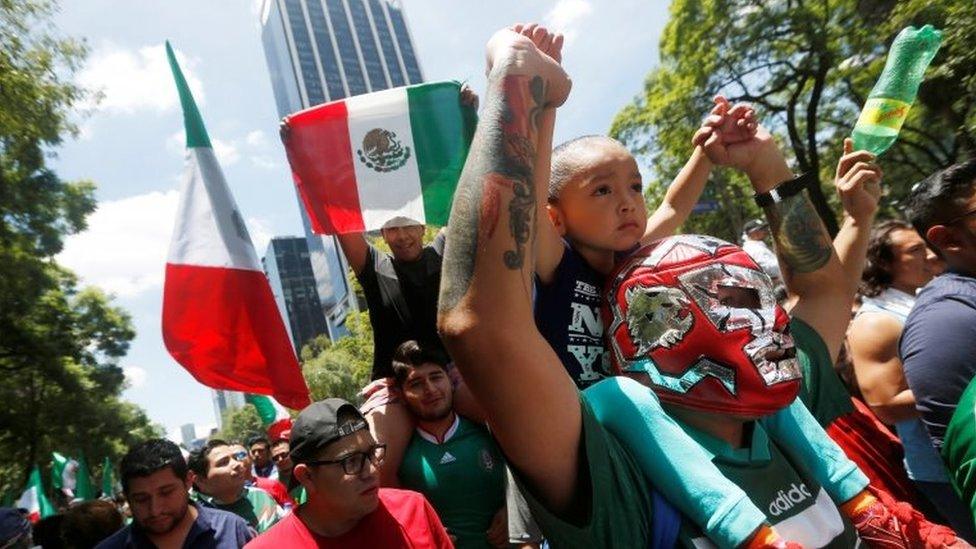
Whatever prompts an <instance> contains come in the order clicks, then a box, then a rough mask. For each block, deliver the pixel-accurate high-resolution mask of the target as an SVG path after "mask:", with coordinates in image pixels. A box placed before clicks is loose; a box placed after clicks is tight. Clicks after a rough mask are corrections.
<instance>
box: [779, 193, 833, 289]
mask: <svg viewBox="0 0 976 549" xmlns="http://www.w3.org/2000/svg"><path fill="white" fill-rule="evenodd" d="M766 215H767V216H768V217H769V222H770V225H771V227H772V229H773V239H774V240H775V241H776V247H777V251H778V252H779V256H780V257H781V258H782V259H783V262H784V263H786V265H787V267H789V268H790V269H791V270H793V271H794V272H797V273H812V272H813V271H816V270H817V269H819V268H821V267H823V266H824V265H826V264H827V262H828V261H830V256H831V253H832V252H833V246H832V243H831V241H830V236H829V235H828V234H827V231H826V229H824V226H823V221H821V220H820V216H819V215H817V210H816V209H815V208H814V207H813V204H812V203H811V202H810V199H809V198H808V197H807V195H806V192H801V193H799V194H796V195H793V196H791V197H788V198H786V199H785V200H783V201H782V202H777V203H775V204H771V205H770V206H767V207H766Z"/></svg>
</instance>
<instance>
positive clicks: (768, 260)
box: [742, 219, 783, 284]
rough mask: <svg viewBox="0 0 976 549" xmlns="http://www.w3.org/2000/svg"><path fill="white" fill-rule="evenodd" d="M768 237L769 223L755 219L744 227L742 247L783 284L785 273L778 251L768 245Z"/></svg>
mask: <svg viewBox="0 0 976 549" xmlns="http://www.w3.org/2000/svg"><path fill="white" fill-rule="evenodd" d="M767 238H769V224H768V223H766V220H765V219H753V220H752V221H749V222H747V223H746V224H745V226H744V227H743V228H742V249H743V250H745V251H746V253H747V254H749V257H751V258H752V260H753V261H755V262H756V263H758V264H759V266H760V267H762V269H763V270H764V271H766V274H768V275H769V277H770V278H772V279H773V282H775V283H776V284H782V281H783V275H782V273H780V270H779V261H777V259H776V253H775V252H773V250H770V249H769V246H767V245H766V239H767Z"/></svg>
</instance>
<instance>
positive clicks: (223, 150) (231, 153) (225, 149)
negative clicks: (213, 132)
mask: <svg viewBox="0 0 976 549" xmlns="http://www.w3.org/2000/svg"><path fill="white" fill-rule="evenodd" d="M210 143H211V144H212V145H213V150H214V154H215V155H217V160H218V161H219V162H220V165H221V166H230V165H232V164H236V163H237V161H238V160H240V158H241V155H240V153H238V152H237V144H236V141H223V140H220V139H217V138H215V137H211V138H210Z"/></svg>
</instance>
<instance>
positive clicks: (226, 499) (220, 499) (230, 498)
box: [208, 486, 245, 505]
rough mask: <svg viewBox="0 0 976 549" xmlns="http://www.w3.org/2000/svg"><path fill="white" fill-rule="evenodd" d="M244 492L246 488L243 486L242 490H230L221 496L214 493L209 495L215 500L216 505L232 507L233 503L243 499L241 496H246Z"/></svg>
mask: <svg viewBox="0 0 976 549" xmlns="http://www.w3.org/2000/svg"><path fill="white" fill-rule="evenodd" d="M244 490H245V488H244V486H241V487H240V488H235V489H229V490H227V491H225V492H221V493H219V494H217V493H213V494H208V495H209V496H210V497H211V498H213V500H214V502H215V503H219V504H220V505H230V504H231V503H234V502H235V501H237V500H239V499H241V496H243V495H244Z"/></svg>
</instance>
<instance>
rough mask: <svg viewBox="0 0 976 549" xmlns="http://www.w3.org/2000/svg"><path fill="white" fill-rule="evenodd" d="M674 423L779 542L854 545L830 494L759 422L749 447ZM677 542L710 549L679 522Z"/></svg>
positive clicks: (848, 525)
mask: <svg viewBox="0 0 976 549" xmlns="http://www.w3.org/2000/svg"><path fill="white" fill-rule="evenodd" d="M678 423H679V425H681V426H682V427H683V428H684V429H685V431H686V432H687V433H688V435H689V436H690V437H691V438H693V439H695V440H696V441H697V442H698V443H699V444H701V445H702V447H703V448H704V449H705V451H706V452H707V453H709V454H711V455H712V456H713V457H712V462H713V463H715V466H716V467H718V469H719V471H721V472H722V474H724V475H725V476H726V477H727V478H728V479H729V480H731V481H732V482H734V483H735V484H737V485H738V486H739V487H740V488H742V489H743V490H744V491H745V493H746V494H748V495H749V499H751V500H752V502H753V503H754V504H755V505H756V506H757V507H758V508H759V509H760V510H761V511H763V512H764V513H765V514H766V517H767V518H768V520H769V522H770V524H772V525H773V527H774V528H776V530H777V532H779V534H780V535H781V536H783V538H784V539H788V540H790V541H795V542H798V543H800V544H802V545H803V546H804V547H831V548H838V549H839V548H842V547H843V548H849V547H855V546H856V545H857V544H858V538H857V534H856V533H855V531H854V528H853V526H852V525H851V523H850V522H849V521H848V520H847V519H846V518H844V517H843V516H842V515H841V513H840V510H839V509H838V508H837V505H836V504H835V503H834V502H833V500H831V499H830V496H828V495H827V493H826V492H825V491H824V490H823V489H821V487H820V485H819V484H817V483H816V482H815V481H814V480H813V479H812V478H811V476H810V475H809V474H808V473H807V471H806V470H805V469H804V468H803V467H802V466H799V465H797V464H795V463H794V461H793V460H791V459H789V458H788V457H787V456H786V455H785V454H784V453H783V452H782V451H781V450H780V448H779V447H778V446H777V445H776V444H774V443H773V442H772V441H771V440H769V438H768V436H767V434H766V431H765V430H764V429H763V428H762V425H761V424H759V423H758V422H753V423H752V437H751V441H750V442H751V443H750V445H749V447H746V448H738V449H735V448H732V446H730V445H729V444H728V443H726V442H725V441H723V440H719V439H717V438H715V437H713V436H711V435H709V434H706V433H703V432H701V431H698V430H696V429H694V428H691V427H689V426H687V425H685V424H683V423H681V422H680V421H679V422H678ZM680 541H681V542H682V543H683V544H684V545H685V546H687V547H695V548H706V547H715V545H714V544H712V542H711V541H709V540H708V539H707V538H705V536H704V534H703V533H702V532H701V530H700V529H698V527H697V526H695V525H693V524H691V523H689V522H688V521H685V522H684V524H682V528H681V534H680Z"/></svg>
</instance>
